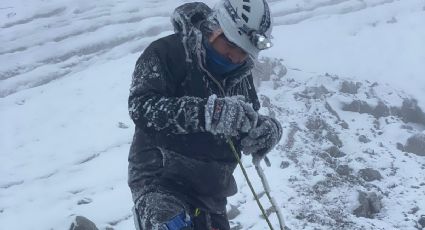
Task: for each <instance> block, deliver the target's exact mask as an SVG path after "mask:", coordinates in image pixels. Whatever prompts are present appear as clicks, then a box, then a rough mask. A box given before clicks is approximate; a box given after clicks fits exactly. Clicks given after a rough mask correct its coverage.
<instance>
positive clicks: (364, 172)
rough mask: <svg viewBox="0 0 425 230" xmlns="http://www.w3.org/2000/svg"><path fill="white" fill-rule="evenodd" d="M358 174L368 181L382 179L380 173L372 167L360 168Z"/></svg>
mask: <svg viewBox="0 0 425 230" xmlns="http://www.w3.org/2000/svg"><path fill="white" fill-rule="evenodd" d="M359 175H360V177H361V178H363V180H365V181H368V182H370V181H374V180H381V179H382V176H381V173H379V171H377V170H375V169H372V168H365V169H360V170H359Z"/></svg>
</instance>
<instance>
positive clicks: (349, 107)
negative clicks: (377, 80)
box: [342, 100, 373, 114]
mask: <svg viewBox="0 0 425 230" xmlns="http://www.w3.org/2000/svg"><path fill="white" fill-rule="evenodd" d="M342 110H344V111H350V112H357V113H368V114H371V113H372V111H373V109H372V108H371V107H370V105H369V104H368V103H367V102H364V101H360V100H354V101H352V102H351V103H350V104H346V105H344V106H343V107H342Z"/></svg>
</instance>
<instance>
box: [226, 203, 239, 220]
mask: <svg viewBox="0 0 425 230" xmlns="http://www.w3.org/2000/svg"><path fill="white" fill-rule="evenodd" d="M239 214H241V211H239V208H238V207H237V206H235V205H230V210H229V211H228V212H227V218H229V220H233V219H235V218H236V217H237V216H239Z"/></svg>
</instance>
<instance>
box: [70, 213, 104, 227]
mask: <svg viewBox="0 0 425 230" xmlns="http://www.w3.org/2000/svg"><path fill="white" fill-rule="evenodd" d="M69 230H99V229H98V228H97V227H96V225H95V224H94V223H93V222H92V221H90V220H89V219H87V218H85V217H83V216H76V217H75V220H74V222H73V223H72V224H71V227H70V228H69Z"/></svg>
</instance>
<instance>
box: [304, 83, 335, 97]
mask: <svg viewBox="0 0 425 230" xmlns="http://www.w3.org/2000/svg"><path fill="white" fill-rule="evenodd" d="M328 93H329V91H328V89H326V87H324V86H323V85H321V86H319V87H306V88H305V90H304V91H303V92H302V93H301V94H299V96H301V97H304V98H308V99H320V98H322V97H323V96H324V95H326V94H328Z"/></svg>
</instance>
